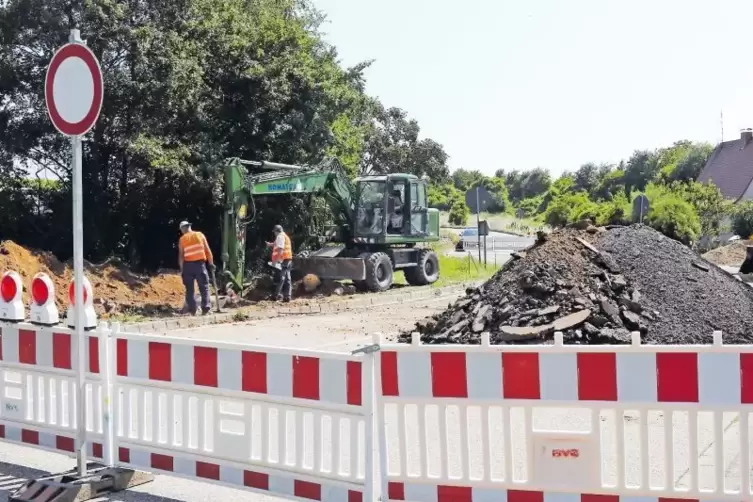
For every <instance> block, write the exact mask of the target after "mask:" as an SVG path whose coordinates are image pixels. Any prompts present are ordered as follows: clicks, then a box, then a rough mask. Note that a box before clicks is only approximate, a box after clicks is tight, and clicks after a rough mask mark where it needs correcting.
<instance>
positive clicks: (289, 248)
mask: <svg viewBox="0 0 753 502" xmlns="http://www.w3.org/2000/svg"><path fill="white" fill-rule="evenodd" d="M282 236H283V238H284V239H285V248H284V249H282V250H280V248H278V247H275V248H274V249H272V261H282V260H292V259H293V245H292V244H291V243H290V237H288V234H286V233H285V232H283V233H282ZM275 240H276V239H275Z"/></svg>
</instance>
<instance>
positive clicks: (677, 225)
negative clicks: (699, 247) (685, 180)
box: [646, 195, 701, 245]
mask: <svg viewBox="0 0 753 502" xmlns="http://www.w3.org/2000/svg"><path fill="white" fill-rule="evenodd" d="M646 223H648V224H649V225H650V226H652V227H653V228H655V229H656V230H658V231H660V232H662V233H663V234H664V235H666V236H668V237H672V238H673V239H677V240H678V241H680V242H682V243H683V244H687V245H690V244H692V243H693V242H695V241H696V240H697V239H698V237H699V236H700V233H701V223H700V221H699V219H698V215H697V214H696V213H695V211H694V209H693V206H692V205H690V204H689V203H688V202H685V201H684V200H682V199H680V198H679V197H677V196H675V195H666V196H664V197H662V198H660V199H658V200H656V201H655V202H654V204H653V207H652V208H651V211H649V213H648V216H647V218H646Z"/></svg>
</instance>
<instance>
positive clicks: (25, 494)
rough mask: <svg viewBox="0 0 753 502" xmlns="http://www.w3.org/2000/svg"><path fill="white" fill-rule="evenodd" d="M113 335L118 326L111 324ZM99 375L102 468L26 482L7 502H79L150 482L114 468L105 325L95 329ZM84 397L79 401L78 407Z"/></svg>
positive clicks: (109, 353) (110, 361) (91, 467)
mask: <svg viewBox="0 0 753 502" xmlns="http://www.w3.org/2000/svg"><path fill="white" fill-rule="evenodd" d="M113 324H114V325H113V327H114V329H115V331H119V324H117V323H113ZM97 331H98V335H99V354H100V365H99V367H100V372H101V375H102V387H103V388H102V397H103V408H102V409H101V410H97V411H98V412H99V413H102V414H103V417H102V418H103V420H102V423H103V427H104V433H105V440H104V445H103V447H102V449H103V453H102V455H103V460H104V464H102V463H98V462H89V463H87V464H86V469H85V473H84V474H83V475H81V474H80V473H79V468H78V467H76V468H74V469H71V470H70V471H66V472H63V473H60V474H52V475H49V476H45V477H42V478H38V479H35V480H32V481H27V482H26V483H24V485H23V486H21V487H20V488H19V489H18V490H16V491H15V492H14V493H13V494H12V495H11V496H10V497H9V498H8V502H83V501H85V500H90V499H93V498H99V497H102V496H103V495H106V494H108V493H113V492H119V491H123V490H127V489H128V488H131V487H133V486H138V485H143V484H144V483H148V482H150V481H153V480H154V476H153V475H152V474H150V473H147V472H143V471H137V470H135V469H130V468H123V467H115V466H114V464H115V448H116V445H115V428H114V423H113V420H112V417H113V413H112V409H113V406H112V395H113V381H114V375H115V372H114V371H115V370H114V364H115V357H113V356H114V354H113V350H112V332H111V331H110V330H109V329H108V328H107V323H105V322H103V323H100V325H99V328H98V330H97ZM83 399H86V396H85V395H82V396H80V397H79V402H78V403H77V405H78V406H81V404H80V402H81V400H83Z"/></svg>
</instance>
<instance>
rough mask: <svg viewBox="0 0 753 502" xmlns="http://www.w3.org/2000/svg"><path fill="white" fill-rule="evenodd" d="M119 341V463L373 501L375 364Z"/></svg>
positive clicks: (272, 351)
mask: <svg viewBox="0 0 753 502" xmlns="http://www.w3.org/2000/svg"><path fill="white" fill-rule="evenodd" d="M114 340H115V343H116V370H115V372H116V375H115V378H114V382H115V398H114V399H115V400H114V417H115V420H114V422H115V442H116V445H117V451H118V461H119V463H120V464H121V465H127V466H132V467H138V468H143V469H146V470H150V471H154V470H156V471H163V472H169V473H171V474H175V475H179V476H185V477H189V478H201V479H202V480H210V481H216V482H221V483H224V484H229V485H234V486H240V487H247V488H251V489H255V490H262V491H269V492H272V493H276V494H280V495H286V496H291V497H298V498H301V499H310V500H322V501H331V502H357V501H370V500H376V496H375V495H374V488H375V487H374V486H373V475H372V473H373V458H374V457H373V455H374V451H375V448H374V446H373V437H374V434H373V421H372V409H373V405H372V403H373V378H372V367H373V366H372V364H371V362H372V359H371V358H364V357H363V356H360V357H359V356H351V355H347V354H335V353H327V352H315V351H306V350H289V349H282V348H276V347H254V346H245V345H240V344H226V343H211V342H206V341H195V340H187V339H178V338H165V337H152V336H144V335H138V334H133V335H131V334H123V333H118V332H116V333H115V334H114ZM366 473H369V475H368V476H367V475H366Z"/></svg>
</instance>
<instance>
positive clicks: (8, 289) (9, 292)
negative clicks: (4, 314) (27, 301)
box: [0, 275, 18, 303]
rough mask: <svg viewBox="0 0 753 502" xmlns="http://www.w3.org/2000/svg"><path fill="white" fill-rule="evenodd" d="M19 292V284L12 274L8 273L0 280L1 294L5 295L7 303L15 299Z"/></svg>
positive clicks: (4, 299) (4, 298)
mask: <svg viewBox="0 0 753 502" xmlns="http://www.w3.org/2000/svg"><path fill="white" fill-rule="evenodd" d="M16 293H18V286H17V285H16V281H15V279H13V277H12V276H11V275H6V276H4V277H3V279H2V280H1V281H0V296H2V297H3V301H4V302H5V303H8V302H11V301H13V299H14V298H15V297H16Z"/></svg>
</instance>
